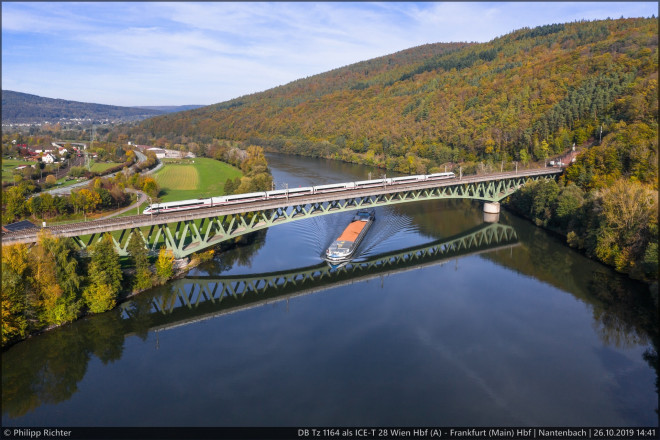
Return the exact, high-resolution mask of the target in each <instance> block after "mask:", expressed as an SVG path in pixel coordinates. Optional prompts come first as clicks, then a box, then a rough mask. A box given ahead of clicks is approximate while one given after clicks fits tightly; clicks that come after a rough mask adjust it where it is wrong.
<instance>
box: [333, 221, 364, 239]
mask: <svg viewBox="0 0 660 440" xmlns="http://www.w3.org/2000/svg"><path fill="white" fill-rule="evenodd" d="M366 224H367V222H363V221H357V222H352V223H351V224H350V225H348V226H347V227H346V229H344V232H342V234H341V236H339V238H338V239H337V241H355V240H356V239H357V237H358V235H360V232H362V230H363V229H364V227H365V226H366Z"/></svg>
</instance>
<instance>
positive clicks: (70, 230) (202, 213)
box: [2, 168, 563, 244]
mask: <svg viewBox="0 0 660 440" xmlns="http://www.w3.org/2000/svg"><path fill="white" fill-rule="evenodd" d="M562 171H563V170H562V169H561V168H541V169H533V170H525V171H518V172H508V173H497V174H488V175H481V176H469V177H463V178H460V179H459V178H456V179H451V180H434V181H426V182H414V183H406V184H396V185H386V186H383V187H380V186H379V187H370V188H360V189H348V190H342V191H337V192H327V193H321V194H314V195H307V196H295V197H289V199H272V200H263V201H255V202H248V203H241V204H237V205H230V206H221V207H213V208H204V209H195V210H191V211H182V212H178V213H167V214H158V215H152V216H149V215H144V214H141V215H134V216H127V217H120V218H112V219H103V220H94V221H88V222H79V223H70V224H67V225H59V226H50V227H46V228H33V229H28V230H23V231H18V232H12V233H6V234H4V235H3V236H2V244H12V243H31V242H36V240H37V234H38V233H39V231H41V230H42V229H45V230H48V231H50V232H51V233H53V234H54V235H56V236H60V237H79V236H85V235H90V234H102V233H105V232H112V231H120V230H127V229H133V228H140V227H149V226H152V225H163V224H167V223H176V222H186V221H191V220H197V219H202V218H210V217H219V216H228V215H234V214H244V213H248V212H255V211H266V210H275V209H285V208H289V207H295V206H301V205H302V206H304V205H308V204H320V203H325V202H335V201H338V200H346V199H359V198H366V197H375V196H381V195H388V194H397V193H404V192H408V191H417V190H424V189H430V188H442V187H457V186H461V185H470V184H476V183H480V182H497V181H501V180H507V179H518V178H524V177H533V176H545V175H547V176H549V175H556V174H560V173H561V172H562ZM473 198H474V197H473Z"/></svg>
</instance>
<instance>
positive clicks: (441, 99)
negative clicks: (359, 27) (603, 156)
mask: <svg viewBox="0 0 660 440" xmlns="http://www.w3.org/2000/svg"><path fill="white" fill-rule="evenodd" d="M657 50H658V22H657V20H656V19H655V18H651V19H619V20H605V21H594V22H576V23H567V24H553V25H548V26H541V27H538V28H535V29H521V30H518V31H515V32H512V33H510V34H507V35H504V36H502V37H500V38H497V39H495V40H493V41H491V42H488V43H484V44H432V45H426V46H421V47H417V48H413V49H409V50H407V51H403V52H399V53H395V54H392V55H389V56H385V57H382V58H377V59H374V60H370V61H365V62H362V63H358V64H354V65H351V66H347V67H343V68H340V69H336V70H333V71H330V72H327V73H324V74H321V75H316V76H313V77H310V78H305V79H301V80H298V81H295V82H293V83H290V84H287V85H285V86H281V87H277V88H274V89H271V90H267V91H265V92H262V93H257V94H253V95H249V96H244V97H240V98H237V99H234V100H232V101H228V102H224V103H220V104H216V105H213V106H209V107H204V108H201V109H197V110H193V111H189V112H182V113H178V114H176V115H165V116H161V117H156V118H152V119H149V120H147V121H144V122H143V123H142V124H141V125H140V129H138V130H136V131H135V132H134V134H142V135H145V136H147V137H149V138H161V137H164V138H166V140H167V141H169V142H171V143H176V142H178V141H179V139H180V137H181V136H185V137H188V138H195V139H204V138H206V139H211V138H216V139H229V140H244V141H250V142H251V143H256V144H260V145H262V146H266V147H271V148H275V149H278V150H282V151H284V152H289V153H296V154H305V155H320V156H325V157H334V158H338V159H342V160H349V161H354V162H362V163H368V164H373V165H376V166H380V167H387V168H388V169H398V170H399V171H405V172H408V171H409V170H410V167H409V165H411V164H412V165H413V167H414V170H413V171H423V170H428V169H430V168H432V167H434V166H439V165H442V164H444V163H447V162H459V161H475V160H485V161H491V162H494V163H499V162H500V161H501V160H519V161H522V162H525V161H527V160H531V159H535V158H536V159H541V160H542V159H544V158H545V157H547V156H550V155H552V154H553V153H557V152H560V151H563V150H565V149H567V148H568V147H570V146H572V145H573V143H576V144H577V145H578V146H579V145H581V144H583V143H585V142H586V141H587V140H588V139H589V138H593V139H598V138H599V137H605V136H607V135H608V134H610V133H612V132H613V131H616V130H618V128H617V127H618V126H617V124H619V123H620V122H621V121H623V122H624V123H625V124H633V123H637V124H640V123H641V124H644V125H645V126H646V127H649V129H650V133H651V134H653V133H657V123H656V121H657V111H658V110H657V109H658V100H657V70H658V52H657ZM601 126H602V127H603V132H602V135H601V134H600V128H601ZM652 137H655V136H652ZM647 140H648V139H647ZM647 153H649V152H648V151H647V152H640V154H642V156H644V155H645V154H647ZM639 159H640V160H641V159H643V160H648V157H642V158H639Z"/></svg>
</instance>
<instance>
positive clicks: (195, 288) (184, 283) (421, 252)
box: [121, 223, 518, 331]
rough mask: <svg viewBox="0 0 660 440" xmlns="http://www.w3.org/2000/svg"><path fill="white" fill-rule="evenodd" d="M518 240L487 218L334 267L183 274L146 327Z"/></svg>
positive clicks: (125, 312) (129, 314)
mask: <svg viewBox="0 0 660 440" xmlns="http://www.w3.org/2000/svg"><path fill="white" fill-rule="evenodd" d="M517 245H518V236H517V234H516V231H515V230H514V229H513V228H512V227H511V226H506V225H501V224H499V223H485V224H483V225H481V226H478V227H476V228H473V229H471V230H469V231H466V232H464V233H462V234H458V235H455V236H453V237H449V238H444V239H441V240H437V241H434V242H431V243H428V244H425V245H421V246H415V247H410V248H406V249H402V250H397V251H393V252H388V253H383V254H379V255H375V256H372V257H369V258H368V259H366V260H363V261H352V262H349V263H347V264H346V265H344V266H341V267H338V268H334V267H330V266H329V265H328V264H327V263H326V262H323V263H320V264H318V265H316V266H309V267H304V268H298V269H293V270H291V271H279V272H269V273H262V274H256V275H235V276H231V275H228V276H192V277H187V278H185V279H182V280H177V281H174V282H172V283H171V284H170V286H171V290H170V292H169V293H167V294H163V295H160V296H159V297H157V298H154V299H153V300H152V301H151V309H150V312H149V318H150V319H149V322H150V326H149V330H156V331H158V330H165V329H171V328H174V327H178V326H181V325H186V324H190V323H193V322H197V321H202V320H206V319H211V318H214V317H216V316H219V315H222V314H226V313H232V312H236V311H239V310H244V309H247V308H251V307H255V306H261V305H264V304H269V303H272V302H276V301H282V300H285V299H289V298H292V297H296V296H299V295H306V294H309V293H313V292H318V291H321V290H325V289H329V288H332V287H336V286H341V285H345V284H352V283H355V282H362V281H366V280H369V279H371V278H377V277H381V276H383V275H390V274H394V273H398V272H403V271H407V270H414V269H417V268H420V267H425V266H432V265H436V264H443V263H445V262H446V261H448V260H451V259H454V258H457V257H463V256H467V255H475V254H479V253H482V252H490V251H493V250H497V249H504V248H510V247H513V246H517ZM121 307H122V311H121V315H122V318H124V319H132V318H134V314H135V313H136V310H135V309H134V308H132V307H131V306H130V303H124V304H122V306H121Z"/></svg>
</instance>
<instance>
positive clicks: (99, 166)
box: [90, 162, 121, 173]
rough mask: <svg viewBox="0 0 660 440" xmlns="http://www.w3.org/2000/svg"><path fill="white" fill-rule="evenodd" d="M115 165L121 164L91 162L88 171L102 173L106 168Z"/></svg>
mask: <svg viewBox="0 0 660 440" xmlns="http://www.w3.org/2000/svg"><path fill="white" fill-rule="evenodd" d="M117 165H121V164H120V163H119V162H92V166H91V167H90V171H93V172H95V173H102V172H103V171H105V170H107V169H108V168H112V167H116V166H117Z"/></svg>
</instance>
